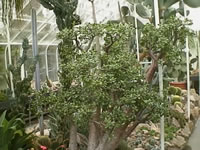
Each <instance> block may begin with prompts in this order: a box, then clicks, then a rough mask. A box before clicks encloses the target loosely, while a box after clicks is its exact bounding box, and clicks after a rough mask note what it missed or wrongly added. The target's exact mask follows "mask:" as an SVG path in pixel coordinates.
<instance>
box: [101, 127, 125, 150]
mask: <svg viewBox="0 0 200 150" xmlns="http://www.w3.org/2000/svg"><path fill="white" fill-rule="evenodd" d="M127 126H128V125H127V124H125V125H123V126H122V127H120V128H117V129H116V130H115V131H114V135H113V137H112V138H111V139H110V140H109V141H108V142H107V143H106V145H105V147H104V150H115V149H116V148H117V147H118V146H119V143H120V141H121V140H122V139H123V135H124V133H125V131H126V128H127Z"/></svg>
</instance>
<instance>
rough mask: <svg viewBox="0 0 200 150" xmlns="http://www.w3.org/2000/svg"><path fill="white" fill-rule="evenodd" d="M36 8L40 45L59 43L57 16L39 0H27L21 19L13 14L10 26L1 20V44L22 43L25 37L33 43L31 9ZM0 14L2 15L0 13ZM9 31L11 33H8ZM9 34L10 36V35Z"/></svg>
mask: <svg viewBox="0 0 200 150" xmlns="http://www.w3.org/2000/svg"><path fill="white" fill-rule="evenodd" d="M32 8H34V9H35V10H36V14H37V37H38V45H55V46H56V45H57V44H58V43H59V40H57V39H56V34H57V33H58V29H57V25H56V18H55V15H54V13H53V12H52V11H49V10H47V9H46V8H44V7H43V6H42V5H40V3H39V2H38V1H37V0H27V1H25V4H24V7H23V10H22V14H23V16H22V17H21V18H20V19H19V18H17V17H16V15H13V19H12V20H11V21H10V27H9V28H8V29H7V26H6V25H4V24H3V23H2V22H0V45H5V46H6V45H7V44H8V43H10V45H21V43H22V40H23V39H24V38H28V40H29V42H30V44H31V43H32V28H31V9H32ZM0 16H2V15H1V14H0ZM8 32H9V33H8ZM8 36H9V37H8Z"/></svg>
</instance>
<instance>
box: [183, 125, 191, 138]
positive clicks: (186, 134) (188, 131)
mask: <svg viewBox="0 0 200 150" xmlns="http://www.w3.org/2000/svg"><path fill="white" fill-rule="evenodd" d="M181 134H182V135H183V136H184V137H189V136H190V134H191V130H190V127H189V123H187V124H186V125H185V127H184V129H183V130H182V132H181Z"/></svg>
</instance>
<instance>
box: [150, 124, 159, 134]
mask: <svg viewBox="0 0 200 150" xmlns="http://www.w3.org/2000/svg"><path fill="white" fill-rule="evenodd" d="M150 129H151V130H153V131H155V132H156V133H160V128H159V126H158V125H156V124H154V123H152V122H151V127H150Z"/></svg>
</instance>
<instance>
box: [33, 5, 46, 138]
mask: <svg viewBox="0 0 200 150" xmlns="http://www.w3.org/2000/svg"><path fill="white" fill-rule="evenodd" d="M31 14H32V49H33V57H34V58H37V56H38V45H37V18H36V10H35V9H32V13H31ZM35 87H36V90H38V91H39V90H40V66H39V62H38V60H37V63H36V68H35ZM39 111H41V108H39ZM39 128H40V135H44V126H43V113H42V111H41V114H40V119H39Z"/></svg>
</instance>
